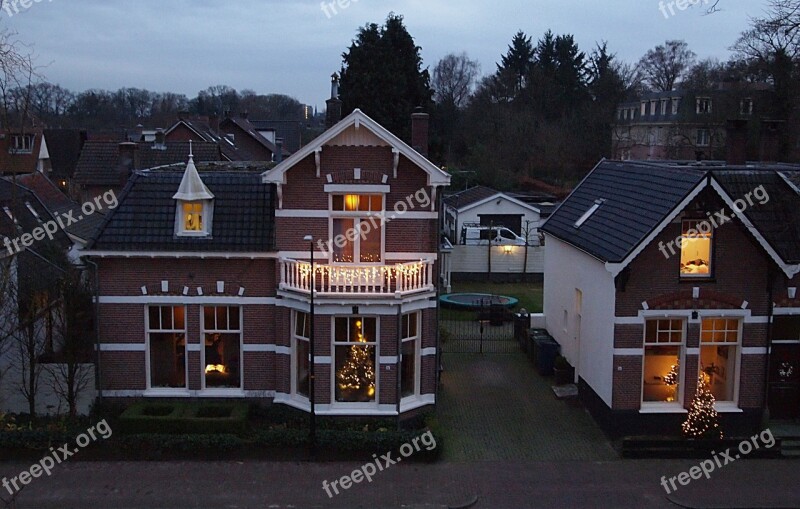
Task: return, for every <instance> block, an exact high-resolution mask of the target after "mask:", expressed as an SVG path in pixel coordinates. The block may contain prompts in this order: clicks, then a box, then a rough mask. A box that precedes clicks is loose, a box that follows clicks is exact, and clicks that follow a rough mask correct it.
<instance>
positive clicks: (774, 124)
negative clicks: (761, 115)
mask: <svg viewBox="0 0 800 509" xmlns="http://www.w3.org/2000/svg"><path fill="white" fill-rule="evenodd" d="M785 128H786V121H785V120H762V121H761V132H760V133H759V134H760V136H759V138H760V144H759V160H761V161H765V162H766V161H770V162H779V161H783V160H784V157H783V155H782V154H783V152H784V151H783V132H784V129H785Z"/></svg>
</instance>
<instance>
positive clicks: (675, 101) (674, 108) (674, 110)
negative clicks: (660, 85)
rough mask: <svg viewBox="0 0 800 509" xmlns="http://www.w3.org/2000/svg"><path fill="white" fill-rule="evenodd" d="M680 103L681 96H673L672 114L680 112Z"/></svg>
mask: <svg viewBox="0 0 800 509" xmlns="http://www.w3.org/2000/svg"><path fill="white" fill-rule="evenodd" d="M680 103H681V100H680V98H678V97H673V98H672V114H673V115H677V114H678V106H679V105H680Z"/></svg>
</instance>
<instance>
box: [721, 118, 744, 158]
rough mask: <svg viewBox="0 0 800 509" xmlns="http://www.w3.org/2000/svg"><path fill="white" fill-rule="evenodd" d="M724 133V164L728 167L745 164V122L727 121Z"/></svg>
mask: <svg viewBox="0 0 800 509" xmlns="http://www.w3.org/2000/svg"><path fill="white" fill-rule="evenodd" d="M725 127H726V131H725V162H726V163H727V164H728V166H744V165H746V164H747V120H728V122H727V123H726V126H725Z"/></svg>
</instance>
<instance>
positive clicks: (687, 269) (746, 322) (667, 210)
mask: <svg viewBox="0 0 800 509" xmlns="http://www.w3.org/2000/svg"><path fill="white" fill-rule="evenodd" d="M798 175H800V168H798V167H796V166H789V165H772V166H770V165H749V166H744V165H742V166H733V165H725V164H719V165H717V166H712V165H702V166H701V165H692V166H685V165H683V166H681V165H678V164H673V163H643V162H638V163H635V162H617V161H602V162H601V163H600V164H599V165H598V166H597V167H596V168H595V169H593V170H592V172H591V173H590V174H589V175H588V176H587V177H586V178H585V179H584V180H583V182H581V184H580V185H579V186H578V187H577V188H576V189H575V190H574V191H573V193H572V194H571V195H570V196H569V197H568V198H567V200H566V201H565V202H564V203H563V204H562V205H561V206H560V207H559V208H558V209H557V210H556V211H555V212H554V213H553V215H552V216H551V217H550V219H549V220H548V221H547V222H546V223H545V224H544V226H543V227H542V230H543V231H544V232H545V246H546V247H545V249H546V251H545V283H544V284H545V286H544V288H545V295H544V311H545V316H546V320H547V327H548V330H549V331H550V333H551V334H552V335H553V336H554V337H555V338H556V340H557V341H558V342H559V344H560V345H561V348H562V354H563V355H564V356H565V357H566V358H567V359H568V360H569V361H570V363H571V364H572V365H573V366H574V367H575V371H576V374H575V376H576V381H577V382H578V384H579V389H580V392H581V396H582V398H583V399H584V401H586V402H587V406H588V407H589V408H590V409H591V410H592V412H593V414H594V415H595V416H596V417H597V418H598V420H599V421H600V422H601V423H602V424H604V425H605V426H606V428H607V429H609V431H611V432H614V433H618V434H641V433H643V432H648V431H653V432H671V433H675V432H677V431H678V430H679V427H678V423H679V422H680V421H682V420H683V419H684V418H685V414H686V411H687V408H688V407H689V405H690V403H691V401H692V397H693V395H694V393H695V389H696V385H697V379H698V374H699V371H698V370H702V372H703V373H704V376H706V379H707V380H708V381H709V383H710V387H711V390H712V393H713V394H714V396H715V398H716V408H717V410H718V411H719V412H720V414H721V418H722V422H723V425H724V426H725V427H726V431H727V432H728V433H731V432H735V431H737V430H738V431H744V430H748V431H749V430H751V429H754V428H756V427H757V426H758V425H759V422H760V420H761V418H762V416H763V413H764V410H765V409H766V408H767V407H768V408H769V410H770V413H771V415H772V416H773V417H797V416H798V415H800V373H798V370H800V301H798V300H796V287H797V286H798V284H800V277H798V275H797V274H798V273H799V272H800V264H799V262H800V229H798V224H800V215H799V213H798V210H800V209H798V205H800V196H798V187H797V180H798Z"/></svg>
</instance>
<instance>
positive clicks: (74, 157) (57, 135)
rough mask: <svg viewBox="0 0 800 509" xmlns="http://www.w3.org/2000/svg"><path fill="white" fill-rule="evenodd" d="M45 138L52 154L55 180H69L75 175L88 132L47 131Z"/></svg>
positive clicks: (77, 130) (51, 163)
mask: <svg viewBox="0 0 800 509" xmlns="http://www.w3.org/2000/svg"><path fill="white" fill-rule="evenodd" d="M44 137H45V139H46V140H47V148H48V152H49V153H50V167H51V175H52V176H53V178H54V179H68V178H72V176H73V175H74V174H75V168H76V167H77V166H78V159H80V156H81V149H82V148H83V144H84V143H85V142H86V137H87V134H86V131H83V130H81V129H45V130H44Z"/></svg>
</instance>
